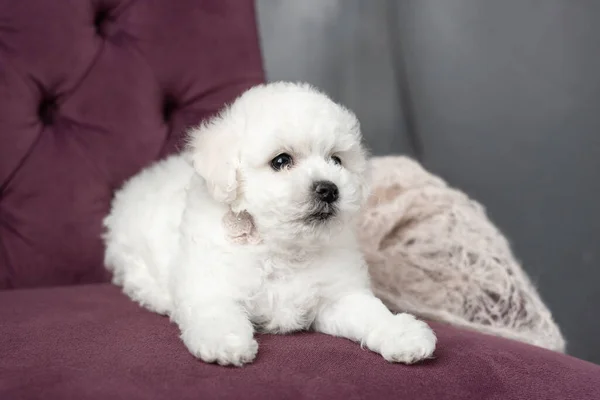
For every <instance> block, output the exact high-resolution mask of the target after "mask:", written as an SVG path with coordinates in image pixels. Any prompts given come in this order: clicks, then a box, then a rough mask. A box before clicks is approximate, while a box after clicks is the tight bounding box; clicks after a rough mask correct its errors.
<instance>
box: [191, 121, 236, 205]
mask: <svg viewBox="0 0 600 400" xmlns="http://www.w3.org/2000/svg"><path fill="white" fill-rule="evenodd" d="M189 149H190V150H191V157H192V164H193V166H194V169H195V170H196V172H197V173H198V174H199V175H200V176H202V177H203V178H204V180H206V185H207V187H208V191H209V192H210V194H211V196H212V197H213V198H214V199H215V200H217V201H218V202H221V203H226V204H231V203H232V202H234V201H235V199H236V197H237V189H238V181H237V170H238V167H239V144H238V140H237V138H236V135H235V134H234V133H233V131H232V129H231V127H228V126H227V124H225V123H224V121H223V120H222V119H221V118H219V117H217V118H216V119H214V120H212V121H210V122H208V123H206V124H204V125H202V126H200V127H198V128H194V129H192V130H191V131H190V133H189Z"/></svg>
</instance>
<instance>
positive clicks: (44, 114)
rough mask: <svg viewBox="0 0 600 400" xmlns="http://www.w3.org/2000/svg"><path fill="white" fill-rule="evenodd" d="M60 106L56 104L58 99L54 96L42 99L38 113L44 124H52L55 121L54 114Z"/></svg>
mask: <svg viewBox="0 0 600 400" xmlns="http://www.w3.org/2000/svg"><path fill="white" fill-rule="evenodd" d="M57 109H58V106H57V104H56V100H55V99H53V98H46V99H44V100H42V102H41V103H40V106H39V108H38V115H39V117H40V120H41V121H42V124H44V125H51V124H52V123H53V122H54V116H55V114H56V111H57Z"/></svg>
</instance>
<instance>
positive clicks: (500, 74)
mask: <svg viewBox="0 0 600 400" xmlns="http://www.w3.org/2000/svg"><path fill="white" fill-rule="evenodd" d="M257 6H258V19H259V27H260V33H261V40H262V47H263V54H264V58H265V66H266V70H267V75H268V78H269V79H270V80H279V79H285V80H302V81H308V82H311V83H313V84H315V85H317V86H319V87H321V88H323V89H324V90H325V91H327V92H328V93H329V94H330V95H331V96H332V97H334V98H335V99H336V100H338V101H340V102H342V103H344V104H346V105H347V106H349V107H350V108H352V109H353V110H354V111H355V112H356V113H357V115H358V117H359V118H360V119H361V122H362V126H363V131H364V134H365V137H366V141H367V144H368V145H369V147H370V148H371V150H372V152H373V153H374V154H377V155H379V154H390V153H402V154H408V155H411V156H414V157H417V158H418V159H420V160H421V161H422V162H423V163H424V164H425V165H426V166H427V167H428V168H429V169H430V170H431V171H433V172H435V173H437V174H439V175H441V176H443V177H444V178H446V179H447V180H448V181H449V182H450V183H451V184H453V185H455V186H457V187H459V188H461V189H463V190H465V191H466V192H467V193H469V194H470V195H471V196H472V197H474V198H476V199H477V200H479V201H480V202H482V203H483V204H485V205H486V208H487V209H488V212H489V214H490V216H491V218H492V219H493V220H494V221H495V222H496V223H497V225H498V226H499V227H500V228H501V229H502V230H503V231H504V232H505V233H506V235H507V236H508V237H509V238H510V240H511V242H512V244H513V248H514V251H515V253H516V255H517V256H518V257H519V258H520V259H521V260H522V261H523V265H524V267H525V269H526V270H527V271H528V273H529V274H530V276H531V277H532V279H533V280H534V282H535V283H536V284H537V286H538V288H539V289H540V292H541V294H542V297H543V298H544V299H545V300H546V302H547V303H548V304H549V306H550V308H551V309H552V311H553V313H554V315H555V317H556V319H557V321H558V323H559V325H560V326H561V328H562V329H563V332H564V334H565V336H566V337H567V340H568V342H569V345H568V351H569V352H570V353H571V354H573V355H575V356H577V357H580V358H584V359H587V360H590V361H593V362H596V363H600V311H598V310H597V307H598V306H600V211H599V210H598V207H599V206H600V22H599V21H600V1H596V0H543V1H542V0H503V1H492V0H489V1H482V0H368V1H366V0H302V1H298V0H257Z"/></svg>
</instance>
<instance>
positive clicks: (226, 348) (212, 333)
mask: <svg viewBox="0 0 600 400" xmlns="http://www.w3.org/2000/svg"><path fill="white" fill-rule="evenodd" d="M181 338H182V339H183V342H184V343H185V345H186V347H187V348H188V350H189V351H190V352H191V353H192V354H193V355H194V356H196V357H198V358H200V359H201V360H202V361H205V362H207V363H217V364H219V365H224V366H225V365H234V366H236V367H241V366H242V365H244V364H247V363H250V362H252V361H253V360H254V358H255V357H256V353H257V352H258V343H257V342H256V340H255V339H254V337H253V332H252V330H251V329H250V330H248V329H238V330H236V329H231V328H230V329H227V328H225V329H222V328H216V327H206V328H204V329H202V328H199V330H196V329H189V330H186V331H184V332H183V333H182V334H181Z"/></svg>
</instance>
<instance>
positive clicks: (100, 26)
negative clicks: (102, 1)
mask: <svg viewBox="0 0 600 400" xmlns="http://www.w3.org/2000/svg"><path fill="white" fill-rule="evenodd" d="M109 21H110V15H109V13H108V10H99V11H97V12H96V15H95V17H94V26H95V27H96V32H97V33H98V35H100V36H106V33H107V32H106V24H107V22H109Z"/></svg>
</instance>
